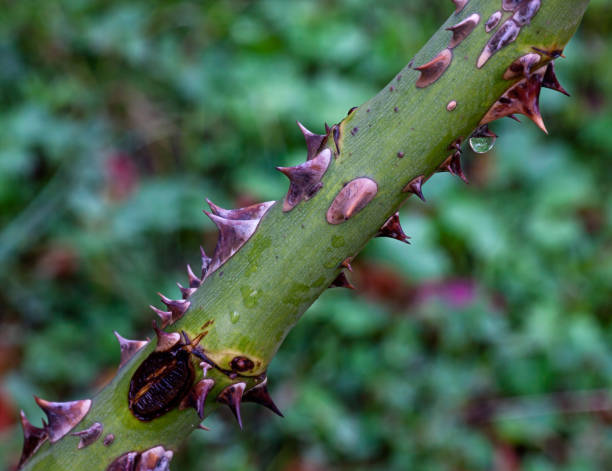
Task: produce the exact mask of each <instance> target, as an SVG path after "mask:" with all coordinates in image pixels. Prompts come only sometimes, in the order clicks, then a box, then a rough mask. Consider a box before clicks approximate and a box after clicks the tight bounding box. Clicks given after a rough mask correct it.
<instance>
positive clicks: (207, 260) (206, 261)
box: [200, 246, 211, 280]
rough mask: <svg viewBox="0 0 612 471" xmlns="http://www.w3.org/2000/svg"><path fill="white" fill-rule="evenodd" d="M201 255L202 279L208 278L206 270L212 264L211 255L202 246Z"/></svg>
mask: <svg viewBox="0 0 612 471" xmlns="http://www.w3.org/2000/svg"><path fill="white" fill-rule="evenodd" d="M200 256H201V257H202V280H203V279H204V278H206V271H207V270H208V266H209V265H210V260H211V259H210V257H209V256H208V255H206V252H204V248H203V247H202V246H200Z"/></svg>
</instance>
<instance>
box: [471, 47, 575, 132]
mask: <svg viewBox="0 0 612 471" xmlns="http://www.w3.org/2000/svg"><path fill="white" fill-rule="evenodd" d="M541 61H542V57H541V56H540V55H539V54H534V53H529V54H526V55H524V56H522V57H520V58H519V59H517V60H516V61H514V62H513V63H512V64H511V65H510V67H509V68H508V69H507V70H506V73H505V74H504V77H509V78H511V79H515V78H516V77H517V76H520V77H521V78H520V80H519V81H518V82H516V83H515V84H514V85H512V86H511V87H510V88H509V89H508V90H506V92H505V93H504V94H503V95H502V96H501V97H499V98H498V99H497V101H496V102H495V103H494V104H493V106H492V107H491V108H490V109H489V110H488V111H487V113H486V114H485V115H484V117H483V118H482V120H481V121H480V125H484V124H487V123H490V122H491V121H495V120H496V119H499V118H503V117H506V116H507V117H510V118H514V119H516V117H515V116H514V115H515V114H523V115H525V116H527V117H528V118H529V119H531V120H532V121H533V122H534V123H535V124H536V125H537V126H538V127H539V128H540V129H541V130H542V131H544V132H545V133H548V131H547V130H546V126H545V125H544V120H543V119H542V115H541V114H540V104H539V100H540V90H541V89H542V87H545V88H550V89H552V90H556V91H558V92H560V93H563V94H564V95H568V96H569V94H568V93H567V91H565V89H564V88H563V87H562V86H561V84H560V83H559V81H558V80H557V76H556V75H555V69H554V67H555V66H554V63H553V62H552V61H551V62H549V63H547V64H546V65H544V66H541V67H538V66H539V64H540V63H541ZM534 68H535V70H533V69H534Z"/></svg>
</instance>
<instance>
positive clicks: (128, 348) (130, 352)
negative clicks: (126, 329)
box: [113, 331, 148, 368]
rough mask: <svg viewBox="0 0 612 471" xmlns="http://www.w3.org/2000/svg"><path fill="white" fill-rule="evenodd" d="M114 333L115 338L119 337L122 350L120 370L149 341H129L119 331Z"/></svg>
mask: <svg viewBox="0 0 612 471" xmlns="http://www.w3.org/2000/svg"><path fill="white" fill-rule="evenodd" d="M113 333H114V334H115V337H117V341H118V342H119V348H120V349H121V361H120V362H119V368H121V367H122V366H123V365H125V364H126V363H127V362H128V361H130V359H131V358H132V357H133V356H134V355H135V354H136V352H137V351H138V350H140V349H141V348H142V347H144V346H145V345H146V344H147V343H148V341H147V340H129V339H126V338H123V337H122V336H121V335H119V333H118V332H117V331H114V332H113Z"/></svg>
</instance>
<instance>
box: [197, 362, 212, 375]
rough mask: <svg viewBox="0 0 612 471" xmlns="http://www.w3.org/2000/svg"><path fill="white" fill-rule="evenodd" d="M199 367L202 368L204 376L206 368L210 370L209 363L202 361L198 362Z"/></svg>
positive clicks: (206, 372) (206, 371)
mask: <svg viewBox="0 0 612 471" xmlns="http://www.w3.org/2000/svg"><path fill="white" fill-rule="evenodd" d="M200 368H202V376H204V377H206V375H207V374H208V370H210V368H211V365H210V364H209V363H206V362H204V361H202V362H200Z"/></svg>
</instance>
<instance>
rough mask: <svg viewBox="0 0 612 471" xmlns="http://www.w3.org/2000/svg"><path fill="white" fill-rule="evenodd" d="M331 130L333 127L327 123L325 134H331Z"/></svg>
mask: <svg viewBox="0 0 612 471" xmlns="http://www.w3.org/2000/svg"><path fill="white" fill-rule="evenodd" d="M329 131H331V128H330V127H329V126H328V125H327V123H325V134H329Z"/></svg>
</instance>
